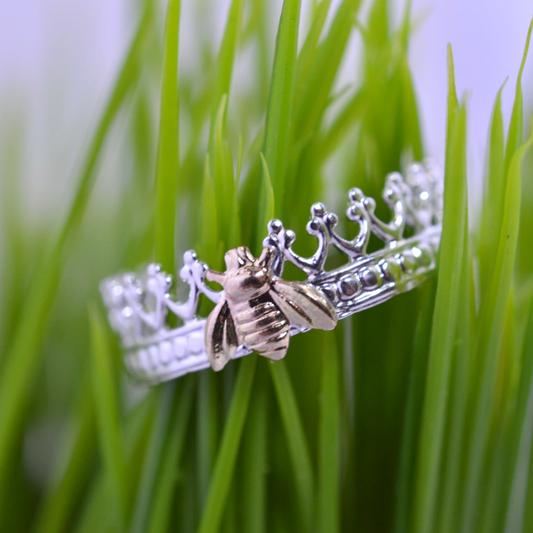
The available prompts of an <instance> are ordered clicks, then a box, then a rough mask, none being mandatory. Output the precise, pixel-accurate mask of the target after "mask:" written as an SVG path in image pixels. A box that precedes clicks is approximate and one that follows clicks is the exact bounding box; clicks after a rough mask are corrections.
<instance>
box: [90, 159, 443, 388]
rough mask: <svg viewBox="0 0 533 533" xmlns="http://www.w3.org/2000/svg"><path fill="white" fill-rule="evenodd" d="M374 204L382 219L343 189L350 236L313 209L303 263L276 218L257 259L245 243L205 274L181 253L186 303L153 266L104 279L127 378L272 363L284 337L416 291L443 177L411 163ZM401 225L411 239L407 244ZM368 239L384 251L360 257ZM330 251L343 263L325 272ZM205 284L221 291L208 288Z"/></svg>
mask: <svg viewBox="0 0 533 533" xmlns="http://www.w3.org/2000/svg"><path fill="white" fill-rule="evenodd" d="M383 199H384V200H385V203H386V204H387V205H388V206H389V207H390V209H391V212H392V218H391V221H390V222H388V223H386V222H383V221H382V220H380V219H379V218H378V217H377V216H376V214H375V208H376V202H375V201H374V200H373V199H372V198H369V197H366V196H365V195H364V194H363V192H362V191H361V190H360V189H352V190H350V192H349V193H348V209H347V211H346V216H347V218H348V220H349V221H351V222H354V223H355V224H357V225H358V226H359V232H358V234H357V236H356V237H355V238H354V239H352V240H347V239H345V238H343V237H341V236H340V235H339V234H338V233H337V232H336V228H337V226H338V222H339V219H338V217H337V215H335V214H334V213H330V212H328V211H327V210H326V208H325V206H324V205H323V204H321V203H316V204H313V206H312V207H311V220H310V221H309V222H308V224H307V232H308V233H309V234H310V235H312V236H314V237H315V238H316V239H317V241H318V247H317V250H316V252H315V253H314V254H313V255H312V256H311V257H310V258H305V257H301V256H300V255H298V254H297V253H296V252H295V251H294V250H293V243H294V241H295V239H296V235H295V233H294V232H293V231H291V230H288V229H285V227H284V226H283V224H282V222H281V221H279V220H272V221H270V222H269V224H268V235H267V237H266V238H265V240H264V242H263V245H264V249H263V252H262V254H261V256H260V257H259V258H257V259H256V258H254V257H253V256H252V254H251V253H250V251H249V250H248V248H246V247H244V246H241V247H239V248H236V249H234V250H230V251H228V252H227V253H226V254H225V260H226V266H227V270H226V272H225V273H222V272H215V271H213V270H210V269H209V267H208V266H207V265H206V264H205V263H202V262H201V261H200V260H199V259H198V257H197V256H196V254H195V253H194V252H193V251H188V252H186V253H185V254H184V265H183V267H182V268H181V270H180V273H179V274H180V278H181V279H182V280H183V281H184V282H185V283H187V284H188V285H189V295H188V298H187V300H186V301H185V302H176V301H175V300H174V299H173V298H172V296H171V289H172V277H171V276H169V275H167V274H166V273H165V272H163V271H162V270H161V268H160V266H159V265H157V264H154V263H152V264H150V265H148V267H147V268H146V270H145V272H144V273H143V274H142V275H136V274H132V273H127V274H123V275H119V276H116V277H111V278H107V279H105V280H104V281H103V282H102V283H101V285H100V291H101V294H102V297H103V300H104V303H105V305H106V307H107V309H108V316H109V321H110V324H111V326H112V328H113V329H114V330H115V331H116V332H117V333H118V335H119V336H120V338H121V341H122V345H123V347H124V350H125V363H126V366H127V368H128V370H129V371H130V373H131V374H132V376H134V377H136V378H138V379H141V380H144V381H147V382H149V383H151V384H157V383H160V382H163V381H168V380H170V379H174V378H177V377H179V376H182V375H184V374H187V373H190V372H196V371H198V370H202V369H205V368H208V367H209V366H211V367H212V368H213V369H215V370H220V369H221V368H223V366H224V365H225V364H226V363H227V362H228V361H229V360H231V359H235V358H238V357H242V356H244V355H248V354H250V353H252V352H253V351H256V352H258V353H259V354H260V355H264V356H265V357H269V358H271V359H274V360H277V359H281V358H282V357H284V356H285V354H286V352H287V349H288V345H289V341H290V338H291V337H292V336H293V335H295V334H297V333H302V332H304V331H308V330H309V329H314V328H317V329H326V330H329V329H333V328H334V327H335V326H336V324H337V321H338V320H341V319H343V318H346V317H348V316H350V315H352V314H354V313H357V312H359V311H363V310H364V309H368V308H369V307H373V306H374V305H377V304H379V303H381V302H384V301H385V300H388V299H389V298H391V297H392V296H395V295H397V294H400V293H403V292H406V291H409V290H411V289H413V288H415V287H417V286H418V285H420V283H422V282H423V281H424V280H425V279H426V277H427V275H428V273H429V272H431V271H432V270H433V269H434V268H435V266H436V255H437V252H438V248H439V243H440V235H441V221H442V201H443V179H442V171H441V169H440V168H439V167H437V166H436V165H434V164H433V163H431V162H425V163H424V164H421V163H414V164H412V165H411V166H410V167H409V168H408V170H407V172H406V175H405V179H404V178H403V177H402V176H401V175H400V174H399V173H397V172H395V173H392V174H389V175H388V176H387V179H386V182H385V188H384V191H383ZM406 227H409V228H410V231H411V233H412V235H411V236H410V237H408V238H405V237H404V233H405V229H406ZM372 234H374V235H375V236H376V237H378V238H379V239H380V240H381V241H383V244H384V247H383V248H382V249H380V250H378V251H376V252H372V253H367V251H366V249H367V245H368V242H369V239H370V237H371V235H372ZM331 245H333V246H334V247H335V248H337V249H338V250H339V251H340V252H341V253H343V254H344V255H346V257H347V259H348V261H347V262H346V264H345V265H344V266H342V267H340V268H336V269H334V270H330V271H327V270H325V268H324V266H325V262H326V258H327V256H328V250H329V248H330V246H331ZM287 261H289V262H290V263H292V264H294V265H295V266H296V267H297V268H299V269H300V270H302V271H303V272H304V273H305V274H306V275H307V280H306V281H305V282H295V281H286V280H284V279H283V278H282V275H283V267H284V265H285V263H286V262H287ZM206 280H207V281H214V282H217V283H219V284H221V285H222V287H223V290H221V291H215V290H213V289H212V288H210V287H209V286H208V285H207V284H206ZM202 294H203V295H204V296H205V297H206V298H208V299H209V300H211V301H212V302H214V303H215V304H216V306H215V308H214V309H213V311H212V312H211V313H210V315H209V316H208V317H207V318H200V317H198V316H197V308H198V303H199V298H200V295H202ZM172 315H174V316H176V317H178V319H179V321H180V322H181V325H179V326H177V327H171V326H170V325H169V324H170V323H174V322H175V321H174V319H171V320H169V317H170V316H172ZM173 321H174V322H173Z"/></svg>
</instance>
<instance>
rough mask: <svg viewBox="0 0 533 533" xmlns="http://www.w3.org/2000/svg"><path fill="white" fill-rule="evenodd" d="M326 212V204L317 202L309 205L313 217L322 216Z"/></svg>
mask: <svg viewBox="0 0 533 533" xmlns="http://www.w3.org/2000/svg"><path fill="white" fill-rule="evenodd" d="M325 214H326V206H325V205H324V204H323V203H321V202H317V203H315V204H313V205H312V206H311V216H313V217H323V216H324V215H325Z"/></svg>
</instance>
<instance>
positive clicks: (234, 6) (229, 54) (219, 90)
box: [210, 0, 244, 138]
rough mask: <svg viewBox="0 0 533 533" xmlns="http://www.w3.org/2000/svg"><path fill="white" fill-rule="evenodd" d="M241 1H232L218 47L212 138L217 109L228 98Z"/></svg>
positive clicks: (212, 111) (241, 6)
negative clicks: (224, 98)
mask: <svg viewBox="0 0 533 533" xmlns="http://www.w3.org/2000/svg"><path fill="white" fill-rule="evenodd" d="M243 4H244V2H243V0H233V2H232V3H231V7H230V11H229V14H228V21H227V22H226V29H225V30H224V36H223V38H222V44H221V45H220V52H219V55H218V60H217V74H216V77H215V83H214V89H213V95H212V104H211V135H210V138H212V136H213V131H214V126H215V122H216V117H217V111H218V107H219V105H220V101H221V99H222V97H223V96H224V95H226V96H228V95H229V92H230V86H231V77H232V73H233V65H234V63H235V54H236V51H237V41H238V37H239V32H240V29H241V24H242V12H243Z"/></svg>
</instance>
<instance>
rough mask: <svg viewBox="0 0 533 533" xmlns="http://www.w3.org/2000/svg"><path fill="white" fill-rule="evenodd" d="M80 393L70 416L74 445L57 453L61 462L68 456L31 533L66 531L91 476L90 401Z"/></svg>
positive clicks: (92, 415) (92, 426)
mask: <svg viewBox="0 0 533 533" xmlns="http://www.w3.org/2000/svg"><path fill="white" fill-rule="evenodd" d="M82 391H83V392H82V399H81V404H82V405H81V408H80V406H76V407H77V408H76V409H75V410H74V413H73V417H72V418H73V421H74V424H75V425H76V427H75V429H74V432H73V433H74V435H75V436H74V442H73V444H72V446H71V449H70V450H68V451H67V450H62V453H61V454H60V457H61V458H62V459H63V458H65V457H67V456H68V462H67V465H66V467H65V468H64V471H63V474H62V476H61V478H60V479H59V480H58V481H57V482H56V483H55V484H54V485H53V486H52V490H50V491H49V492H48V494H46V496H45V498H44V502H43V503H42V507H41V510H40V512H39V514H38V517H37V520H36V523H35V526H34V529H33V531H34V532H35V533H48V532H49V531H54V532H55V533H63V532H65V531H67V528H68V526H69V524H70V522H71V520H72V518H73V515H74V512H75V508H76V507H77V505H78V504H79V502H80V499H81V498H82V496H83V491H84V488H85V486H86V484H87V483H88V481H89V478H90V475H91V474H92V470H93V466H94V465H93V461H92V459H93V458H94V457H95V455H96V440H97V439H96V417H95V409H94V400H93V396H92V394H91V391H90V389H88V387H84V388H83V389H82ZM61 466H63V465H61Z"/></svg>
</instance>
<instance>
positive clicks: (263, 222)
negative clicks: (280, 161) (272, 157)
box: [256, 154, 275, 249]
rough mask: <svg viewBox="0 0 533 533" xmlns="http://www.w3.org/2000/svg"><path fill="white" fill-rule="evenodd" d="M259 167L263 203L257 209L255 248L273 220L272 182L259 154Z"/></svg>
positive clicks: (264, 162)
mask: <svg viewBox="0 0 533 533" xmlns="http://www.w3.org/2000/svg"><path fill="white" fill-rule="evenodd" d="M260 157H261V165H262V168H263V172H262V174H261V186H262V190H261V193H262V194H261V197H262V198H263V201H262V202H261V205H260V207H259V218H258V220H259V223H258V224H257V231H258V233H257V241H256V242H257V248H258V249H259V248H260V247H261V246H262V240H263V238H264V237H265V235H266V234H267V224H268V222H269V221H270V220H271V219H273V218H274V204H275V200H274V189H273V187H272V181H271V180H270V172H269V170H268V164H267V162H266V159H265V157H264V156H263V154H260Z"/></svg>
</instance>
